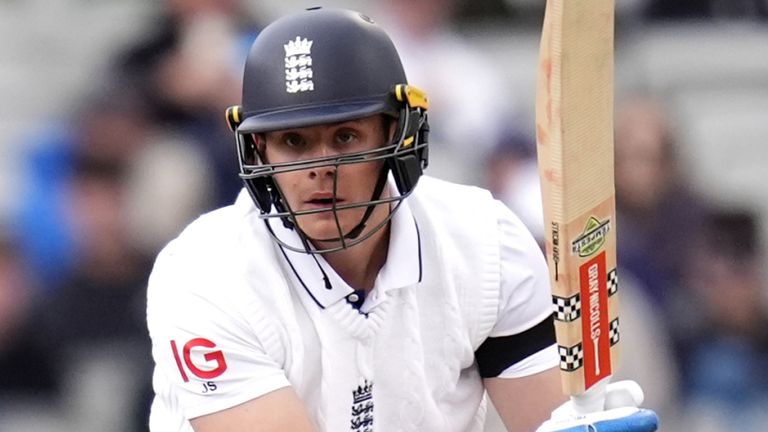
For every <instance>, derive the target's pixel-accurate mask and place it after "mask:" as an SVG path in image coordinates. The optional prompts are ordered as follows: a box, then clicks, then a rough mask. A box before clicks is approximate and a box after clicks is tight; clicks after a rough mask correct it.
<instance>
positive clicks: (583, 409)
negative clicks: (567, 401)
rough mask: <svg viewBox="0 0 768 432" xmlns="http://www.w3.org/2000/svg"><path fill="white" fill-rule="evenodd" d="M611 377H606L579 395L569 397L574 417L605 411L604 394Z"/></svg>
mask: <svg viewBox="0 0 768 432" xmlns="http://www.w3.org/2000/svg"><path fill="white" fill-rule="evenodd" d="M610 380H611V377H610V376H608V377H606V378H604V379H602V380H600V381H599V382H597V383H595V384H594V385H593V386H592V387H590V388H589V389H587V391H585V392H584V393H582V394H580V395H575V396H571V401H572V402H573V409H574V411H575V412H576V415H583V414H589V413H593V412H598V411H603V410H604V409H605V393H606V388H607V387H608V382H610Z"/></svg>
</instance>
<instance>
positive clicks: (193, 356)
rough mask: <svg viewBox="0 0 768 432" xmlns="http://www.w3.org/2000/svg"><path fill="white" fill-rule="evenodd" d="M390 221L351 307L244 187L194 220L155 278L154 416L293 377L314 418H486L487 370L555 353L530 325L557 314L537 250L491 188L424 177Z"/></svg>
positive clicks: (381, 423)
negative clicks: (365, 286) (386, 239)
mask: <svg viewBox="0 0 768 432" xmlns="http://www.w3.org/2000/svg"><path fill="white" fill-rule="evenodd" d="M272 226H273V228H274V229H275V231H276V232H277V234H278V235H279V236H280V237H281V238H282V239H284V240H287V241H295V242H298V238H297V237H296V235H295V233H293V232H292V231H290V230H287V229H285V228H283V227H282V224H281V223H280V222H279V221H277V222H274V223H273V224H272ZM390 229H391V231H390V245H389V252H388V257H387V262H386V264H385V265H384V267H383V268H382V269H381V271H380V273H379V275H378V278H377V279H376V282H375V286H374V289H373V290H372V291H371V292H370V293H369V294H368V295H367V296H366V298H365V299H364V301H362V304H361V305H359V308H357V307H355V305H353V303H355V301H356V300H359V298H356V297H355V296H356V295H358V294H357V293H356V292H355V290H354V289H353V288H352V287H350V286H348V285H347V284H346V283H345V282H344V281H343V280H342V279H341V278H340V277H339V276H338V275H337V274H336V273H335V272H334V271H333V269H332V268H331V267H330V266H329V265H328V264H327V263H326V262H325V260H324V259H323V258H322V256H313V255H308V254H302V253H296V252H291V251H289V250H284V249H283V248H280V247H279V246H277V244H276V243H275V242H274V241H273V240H272V239H271V238H270V236H269V235H268V233H267V230H266V228H265V226H264V221H263V220H261V219H259V218H258V210H257V209H256V208H255V206H254V204H253V202H252V201H251V198H250V197H249V196H248V194H247V193H245V191H244V192H243V193H241V194H240V196H239V197H238V199H237V201H236V203H235V204H234V205H232V206H229V207H225V208H223V209H219V210H217V211H214V212H212V213H209V214H207V215H204V216H202V217H201V218H200V219H198V220H197V221H195V222H193V223H192V224H191V225H190V226H189V227H188V228H187V229H186V230H185V231H184V232H183V233H182V234H181V235H180V236H179V237H178V238H177V239H175V240H174V241H172V242H171V243H170V244H169V245H168V246H167V247H166V248H165V249H164V250H163V251H162V252H161V253H160V255H159V257H158V259H157V262H156V264H155V268H154V270H153V272H152V275H151V277H150V281H149V290H148V308H147V321H148V326H149V331H150V336H151V338H152V345H153V349H152V352H153V357H154V359H155V363H156V367H155V373H154V378H153V384H154V388H155V392H156V397H155V400H154V403H153V405H152V411H151V416H150V429H151V430H152V431H155V432H159V431H164V432H165V431H191V430H192V429H191V426H190V424H189V421H188V419H191V418H194V417H198V416H201V415H205V414H210V413H213V412H217V411H220V410H224V409H227V408H230V407H233V406H235V405H238V404H241V403H243V402H246V401H248V400H251V399H253V398H256V397H259V396H261V395H264V394H266V393H268V392H271V391H273V390H276V389H278V388H282V387H284V386H289V385H290V386H292V387H293V388H294V389H295V390H296V392H297V393H298V394H299V396H300V397H301V398H302V400H303V402H304V405H305V407H306V409H307V412H308V413H309V415H310V418H311V419H312V420H313V422H314V423H315V424H316V426H317V427H318V429H319V430H321V431H342V430H351V431H373V430H376V431H387V432H389V431H398V430H403V431H457V432H458V431H462V432H463V431H480V430H482V427H483V422H484V416H485V402H484V400H483V386H482V379H481V376H480V370H481V369H483V370H484V371H491V372H490V373H491V375H488V372H485V373H484V376H502V377H517V376H525V375H529V374H533V373H537V372H540V371H542V370H544V369H547V368H550V367H554V366H556V365H557V364H558V357H557V354H556V351H555V349H554V345H552V344H553V343H554V340H549V339H548V338H546V337H543V336H540V334H541V332H540V331H538V332H534V330H532V329H541V328H544V327H546V325H545V324H546V323H547V319H548V318H549V317H550V316H551V313H552V309H551V306H550V304H551V303H550V290H549V286H548V277H547V272H546V264H545V262H544V259H543V256H542V254H541V252H540V250H539V248H538V245H537V244H536V242H535V241H534V240H533V238H532V237H531V235H530V234H529V233H528V231H527V230H526V229H525V228H524V226H523V224H522V223H521V222H520V221H519V220H518V219H517V218H516V217H515V216H514V215H513V214H512V213H511V212H510V211H509V210H507V209H506V208H505V207H504V206H503V205H502V204H500V203H499V202H498V201H495V200H493V199H492V198H491V197H490V194H488V193H487V192H486V191H483V190H481V189H478V188H472V187H467V186H459V185H455V184H451V183H447V182H443V181H439V180H436V179H432V178H429V177H426V176H425V177H422V179H421V180H420V181H419V185H418V187H417V188H416V190H415V191H414V193H413V194H412V195H411V196H410V197H408V198H407V199H406V200H405V201H404V202H403V203H402V204H401V206H400V208H399V209H398V211H397V212H396V213H395V215H394V217H393V219H392V221H391V228H390ZM297 244H298V243H297ZM321 269H322V271H321ZM324 274H325V275H326V276H325V277H324ZM326 278H327V283H326ZM357 303H358V304H359V303H361V302H360V301H357ZM518 335H525V337H518ZM532 341H533V342H532ZM489 342H493V343H489ZM481 345H482V346H483V348H481ZM489 346H491V348H487V347H489ZM499 347H501V349H499ZM507 347H509V348H510V349H507ZM478 348H480V350H478ZM476 352H477V353H478V354H477V357H476ZM481 352H482V353H483V354H482V355H481V354H480V353H481ZM509 352H514V356H516V357H514V358H513V360H510V357H509V354H508V353H509ZM476 358H477V359H481V363H483V365H486V364H490V365H491V366H490V367H489V366H485V367H484V368H483V367H478V361H477V360H476Z"/></svg>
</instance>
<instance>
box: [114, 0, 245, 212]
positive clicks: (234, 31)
mask: <svg viewBox="0 0 768 432" xmlns="http://www.w3.org/2000/svg"><path fill="white" fill-rule="evenodd" d="M256 33H257V25H256V23H255V20H254V19H253V18H252V17H251V15H250V14H249V13H248V12H247V10H246V9H245V7H244V2H242V1H241V0H193V1H182V0H165V2H164V3H163V10H162V13H161V15H160V17H159V18H158V19H157V20H156V21H155V24H154V25H153V26H152V27H151V30H150V31H149V32H148V33H147V34H146V36H145V37H143V38H142V39H141V40H138V41H136V42H135V43H133V44H132V45H131V46H128V47H126V48H125V49H124V51H123V52H122V53H119V54H118V55H116V57H115V74H116V76H117V77H118V79H119V80H121V81H125V82H126V83H128V85H131V86H135V87H136V88H138V89H139V92H140V94H141V95H142V98H143V99H144V100H145V101H146V102H147V103H148V105H149V111H148V114H149V118H150V119H152V120H153V122H155V123H156V124H157V126H159V128H161V129H164V130H165V131H164V132H166V133H170V134H172V135H176V136H181V139H182V140H183V141H184V142H186V143H187V144H188V145H189V146H192V147H197V149H198V150H202V152H203V154H204V155H205V159H206V160H207V161H208V163H209V164H210V166H211V168H212V170H213V173H214V176H213V181H214V184H213V185H212V186H213V191H214V192H213V193H214V196H213V199H214V202H213V203H212V207H218V206H222V205H227V204H230V203H231V202H232V201H234V198H235V196H236V195H237V193H238V191H239V190H240V188H241V187H242V181H241V180H240V179H239V177H238V176H237V170H238V167H237V163H236V161H237V159H236V158H235V157H234V138H233V137H232V134H231V132H230V131H229V130H228V128H227V126H226V123H225V122H224V121H223V112H224V110H225V109H226V108H227V107H228V106H231V105H235V104H237V103H239V101H240V82H241V79H242V77H241V76H240V75H241V74H240V73H239V71H241V70H242V65H243V63H244V61H245V56H246V54H247V49H248V47H249V46H250V43H251V42H252V40H253V38H254V37H255V36H256Z"/></svg>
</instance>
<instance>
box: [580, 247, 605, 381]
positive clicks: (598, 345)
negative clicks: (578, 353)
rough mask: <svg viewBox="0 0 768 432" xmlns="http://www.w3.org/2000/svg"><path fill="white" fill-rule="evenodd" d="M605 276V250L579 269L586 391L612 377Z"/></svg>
mask: <svg viewBox="0 0 768 432" xmlns="http://www.w3.org/2000/svg"><path fill="white" fill-rule="evenodd" d="M606 273H607V272H606V264H605V252H604V251H603V252H601V253H600V254H598V255H597V256H595V257H594V258H592V259H591V260H589V261H587V262H586V263H584V264H582V265H581V267H580V268H579V279H580V287H581V299H582V300H581V311H582V314H581V315H582V318H581V331H582V333H581V334H582V340H583V344H584V389H585V390H586V389H588V388H590V387H592V385H593V384H595V383H596V382H598V381H600V380H601V379H603V378H605V377H607V376H608V375H610V374H611V357H610V355H611V344H610V339H609V335H608V321H609V317H608V279H607V274H606Z"/></svg>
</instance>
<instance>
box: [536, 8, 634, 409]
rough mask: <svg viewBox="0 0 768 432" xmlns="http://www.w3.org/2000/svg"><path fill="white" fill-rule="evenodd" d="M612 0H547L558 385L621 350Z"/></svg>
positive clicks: (545, 65) (543, 52) (575, 384)
mask: <svg viewBox="0 0 768 432" xmlns="http://www.w3.org/2000/svg"><path fill="white" fill-rule="evenodd" d="M613 24H614V4H613V0H579V1H568V0H548V1H547V9H546V15H545V20H544V28H543V32H542V39H541V47H540V60H539V71H538V74H539V75H538V87H537V96H536V138H537V143H538V145H537V150H538V158H539V173H540V177H541V182H542V195H543V200H544V217H545V227H546V229H547V231H548V232H547V234H546V240H545V247H546V254H547V261H548V264H549V267H550V280H551V283H552V294H553V303H554V307H555V317H556V320H555V330H556V332H557V340H558V345H559V351H560V360H561V361H560V368H561V370H562V376H563V390H564V391H565V392H566V393H567V394H570V395H581V394H583V393H584V392H585V391H587V390H588V389H590V388H592V387H593V386H595V385H596V384H597V383H599V382H601V381H603V380H605V379H606V378H608V377H610V375H611V373H612V372H613V369H614V368H615V361H616V360H617V353H618V349H617V343H618V341H619V333H618V323H619V321H618V317H617V309H618V295H617V287H618V285H617V278H616V210H615V191H614V181H613Z"/></svg>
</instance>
